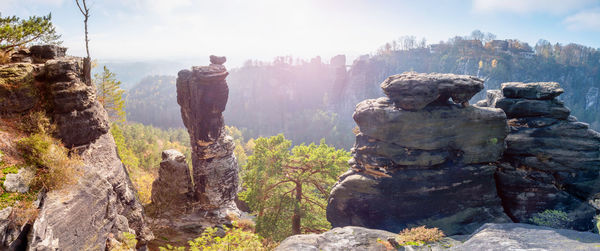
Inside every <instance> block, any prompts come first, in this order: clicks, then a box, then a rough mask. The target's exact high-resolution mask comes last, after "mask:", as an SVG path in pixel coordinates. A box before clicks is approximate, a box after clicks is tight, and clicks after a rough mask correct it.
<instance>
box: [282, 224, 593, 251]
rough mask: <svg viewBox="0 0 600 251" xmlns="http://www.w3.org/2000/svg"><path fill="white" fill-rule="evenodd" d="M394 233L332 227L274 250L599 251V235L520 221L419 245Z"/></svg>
mask: <svg viewBox="0 0 600 251" xmlns="http://www.w3.org/2000/svg"><path fill="white" fill-rule="evenodd" d="M396 236H397V234H394V233H391V232H387V231H382V230H374V229H368V228H362V227H343V228H334V229H332V230H329V231H327V232H325V233H322V234H306V235H294V236H290V237H288V238H287V239H285V240H284V241H282V242H281V244H280V245H279V246H278V247H277V248H276V249H275V250H281V251H283V250H285V251H305V250H314V251H317V250H329V251H342V250H353V251H354V250H356V251H359V250H360V251H362V250H390V249H392V250H406V251H439V250H448V251H474V250H486V251H487V250H490V251H504V250H548V251H563V250H600V236H599V235H598V234H594V233H590V232H577V231H573V230H567V229H554V228H548V227H540V226H534V225H528V224H521V223H504V224H493V223H486V224H484V225H483V226H481V227H480V228H479V229H477V231H475V233H473V234H472V235H470V236H450V237H446V238H444V239H442V240H441V241H439V242H435V243H427V244H425V245H421V246H412V245H406V246H399V247H398V248H388V249H386V248H385V246H384V245H383V244H384V243H385V242H388V243H389V244H388V245H387V246H388V247H391V246H392V245H393V244H392V243H393V239H394V238H395V237H396Z"/></svg>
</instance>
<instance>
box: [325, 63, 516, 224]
mask: <svg viewBox="0 0 600 251" xmlns="http://www.w3.org/2000/svg"><path fill="white" fill-rule="evenodd" d="M381 86H382V88H383V89H384V91H385V93H386V94H387V95H388V97H383V98H379V99H370V100H365V101H363V102H361V103H359V104H358V105H357V106H356V110H355V113H354V116H353V117H354V120H355V121H356V123H357V125H358V128H359V133H358V134H357V136H356V143H355V145H354V148H353V156H354V157H353V159H351V160H350V165H351V166H352V170H351V171H349V172H347V173H346V174H344V175H342V177H341V178H340V180H339V181H338V183H337V184H336V185H335V186H334V187H333V189H332V191H331V195H330V199H329V203H328V206H327V218H328V220H329V221H330V222H331V223H332V225H333V226H334V227H342V226H348V225H354V226H364V227H369V228H377V229H384V230H389V231H392V232H398V231H400V230H402V229H404V228H406V227H407V226H411V225H423V224H426V225H430V226H437V227H439V228H441V229H442V230H443V231H444V232H445V233H447V234H449V235H451V234H464V233H470V232H472V231H474V230H476V229H477V228H478V227H480V226H481V225H482V224H483V223H485V222H490V221H491V222H508V221H510V220H509V219H508V217H507V216H506V215H505V214H504V213H503V211H502V207H501V204H500V199H499V198H498V196H497V192H496V186H495V182H494V172H495V170H496V165H494V164H493V163H494V162H495V161H496V160H498V159H499V158H500V157H501V155H502V152H503V151H504V149H505V143H504V138H505V137H506V135H507V133H508V126H507V124H506V116H505V114H504V113H503V112H502V110H500V109H495V108H479V107H474V106H469V105H468V103H467V101H468V100H469V99H470V98H471V97H472V96H473V95H475V94H476V93H477V92H479V91H480V90H481V89H482V88H483V84H482V81H481V80H479V79H476V78H473V77H470V76H458V75H451V74H416V73H405V74H400V75H394V76H391V77H389V78H388V79H386V80H385V81H384V82H383V83H382V84H381ZM449 98H452V100H454V101H455V102H457V103H459V104H457V103H455V102H451V101H449Z"/></svg>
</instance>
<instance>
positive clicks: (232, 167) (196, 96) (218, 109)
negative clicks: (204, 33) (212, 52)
mask: <svg viewBox="0 0 600 251" xmlns="http://www.w3.org/2000/svg"><path fill="white" fill-rule="evenodd" d="M210 61H211V65H209V66H195V67H192V70H182V71H180V72H179V74H178V77H177V103H179V105H180V106H181V116H182V118H183V123H184V124H185V126H186V127H187V129H188V132H189V134H190V139H191V144H192V166H193V174H192V175H193V180H194V192H193V194H194V198H195V204H196V205H195V207H196V208H197V209H201V210H220V209H232V210H237V208H236V206H235V203H234V199H235V196H236V194H237V191H238V188H239V180H238V179H239V178H238V166H237V161H236V159H235V156H234V155H233V149H234V145H233V139H232V138H231V137H230V136H227V135H225V130H224V129H225V127H224V119H223V114H222V113H223V111H225V106H226V105H227V97H228V95H229V88H228V87H227V82H226V81H225V77H227V75H228V74H229V73H228V72H227V69H225V66H223V65H222V64H223V63H225V57H216V56H211V58H210Z"/></svg>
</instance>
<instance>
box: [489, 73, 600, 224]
mask: <svg viewBox="0 0 600 251" xmlns="http://www.w3.org/2000/svg"><path fill="white" fill-rule="evenodd" d="M561 93H563V89H562V88H560V86H559V85H558V84H557V83H553V82H548V83H527V84H524V83H504V84H502V90H500V91H498V90H492V91H488V93H487V99H486V100H482V101H480V102H478V105H480V106H488V107H497V108H501V109H503V110H504V111H505V112H506V115H507V117H508V119H509V120H508V122H509V124H510V125H511V126H510V134H509V135H508V137H507V138H506V142H507V146H508V147H507V149H506V152H505V153H504V157H503V158H502V160H501V162H502V164H501V165H500V167H499V168H498V170H497V173H496V181H497V184H498V193H499V195H500V197H501V198H502V201H503V205H504V209H505V211H506V213H507V214H508V215H509V216H510V217H511V218H512V219H513V220H514V221H515V222H526V221H527V220H528V219H529V218H530V217H532V216H533V214H535V213H539V212H542V211H544V210H545V209H556V210H561V211H564V212H566V213H568V215H569V218H570V219H571V220H573V221H572V223H571V226H567V227H571V228H574V229H577V230H589V229H592V228H593V221H592V219H593V217H594V215H595V214H596V211H597V210H598V209H599V208H600V203H598V199H599V198H600V197H599V195H598V194H597V193H598V192H600V179H599V174H600V172H599V171H600V134H599V133H598V132H595V131H593V130H591V129H589V128H588V125H587V124H585V123H581V122H577V119H576V118H575V117H572V116H569V109H568V108H566V107H565V106H564V105H563V103H562V102H561V101H559V100H557V99H556V97H558V96H559V95H560V94H561Z"/></svg>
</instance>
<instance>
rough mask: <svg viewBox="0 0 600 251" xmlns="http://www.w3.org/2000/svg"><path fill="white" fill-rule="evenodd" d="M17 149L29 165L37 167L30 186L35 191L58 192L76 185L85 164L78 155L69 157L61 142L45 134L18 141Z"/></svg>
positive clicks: (37, 134)
mask: <svg viewBox="0 0 600 251" xmlns="http://www.w3.org/2000/svg"><path fill="white" fill-rule="evenodd" d="M17 148H18V149H19V151H20V152H21V154H22V155H23V158H24V159H25V161H26V162H27V164H29V165H33V166H35V167H37V169H36V174H35V177H34V178H33V180H32V182H31V184H30V186H31V188H32V189H34V190H38V189H45V190H46V191H51V190H58V189H61V188H63V187H65V186H67V185H71V184H75V183H76V182H77V180H78V178H79V176H80V175H81V172H80V170H79V167H80V166H81V165H82V164H83V163H82V161H81V160H80V159H79V158H78V157H79V156H78V155H74V156H72V157H70V156H69V152H68V150H67V149H66V148H65V147H64V146H62V145H61V144H60V142H59V141H58V140H56V139H54V138H52V137H50V136H49V135H47V134H45V133H36V134H33V135H31V136H29V137H26V138H23V139H21V140H19V141H17Z"/></svg>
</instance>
